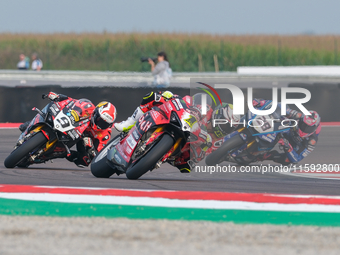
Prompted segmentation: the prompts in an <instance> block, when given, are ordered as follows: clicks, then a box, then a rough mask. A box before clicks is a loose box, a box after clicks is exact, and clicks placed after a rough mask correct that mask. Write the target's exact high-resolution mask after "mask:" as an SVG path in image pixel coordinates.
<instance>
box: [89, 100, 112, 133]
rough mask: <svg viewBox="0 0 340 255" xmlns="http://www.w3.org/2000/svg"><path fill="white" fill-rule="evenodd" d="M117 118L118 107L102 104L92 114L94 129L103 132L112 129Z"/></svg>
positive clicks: (106, 103)
mask: <svg viewBox="0 0 340 255" xmlns="http://www.w3.org/2000/svg"><path fill="white" fill-rule="evenodd" d="M116 116H117V111H116V107H115V106H114V105H113V104H111V103H109V102H106V101H103V102H100V103H99V104H98V105H97V106H96V108H95V109H94V111H93V113H92V118H91V123H92V126H93V129H95V130H103V129H107V128H110V127H112V125H113V122H114V121H115V119H116Z"/></svg>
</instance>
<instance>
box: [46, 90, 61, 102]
mask: <svg viewBox="0 0 340 255" xmlns="http://www.w3.org/2000/svg"><path fill="white" fill-rule="evenodd" d="M47 97H48V98H49V99H50V100H51V101H56V100H57V99H58V98H59V94H57V93H54V92H50V93H48V95H47Z"/></svg>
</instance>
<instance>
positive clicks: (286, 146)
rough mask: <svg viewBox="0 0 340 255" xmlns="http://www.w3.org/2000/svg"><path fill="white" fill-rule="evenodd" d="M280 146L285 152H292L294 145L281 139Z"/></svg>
mask: <svg viewBox="0 0 340 255" xmlns="http://www.w3.org/2000/svg"><path fill="white" fill-rule="evenodd" d="M279 144H280V145H281V148H282V149H283V150H284V151H285V152H291V151H292V150H293V147H292V145H291V144H290V143H289V141H288V140H287V139H286V138H281V139H280V141H279Z"/></svg>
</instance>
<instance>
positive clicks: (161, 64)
mask: <svg viewBox="0 0 340 255" xmlns="http://www.w3.org/2000/svg"><path fill="white" fill-rule="evenodd" d="M157 60H158V63H157V65H156V66H155V62H153V60H152V59H151V58H149V64H150V65H151V72H152V75H153V76H154V77H155V79H154V81H153V85H155V86H156V88H167V87H169V86H170V78H171V76H172V70H171V68H170V64H169V61H168V58H167V56H166V53H165V52H164V51H161V52H159V53H158V54H157Z"/></svg>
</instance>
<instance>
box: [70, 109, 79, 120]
mask: <svg viewBox="0 0 340 255" xmlns="http://www.w3.org/2000/svg"><path fill="white" fill-rule="evenodd" d="M71 115H72V116H73V118H74V121H75V122H77V121H79V115H78V113H77V112H76V111H75V110H72V111H71Z"/></svg>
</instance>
